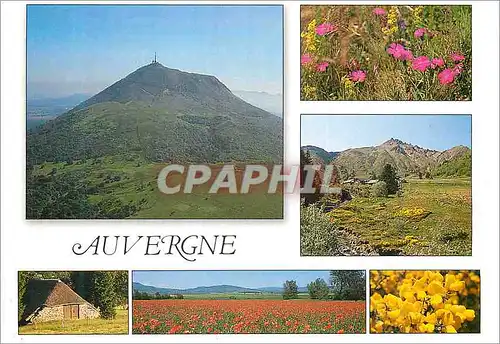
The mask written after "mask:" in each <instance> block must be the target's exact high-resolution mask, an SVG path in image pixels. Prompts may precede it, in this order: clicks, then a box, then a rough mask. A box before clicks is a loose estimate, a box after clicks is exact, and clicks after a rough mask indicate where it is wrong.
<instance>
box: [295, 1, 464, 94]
mask: <svg viewBox="0 0 500 344" xmlns="http://www.w3.org/2000/svg"><path fill="white" fill-rule="evenodd" d="M300 12H301V100H309V101H314V100H471V98H472V7H471V6H444V5H438V6H421V5H411V6H403V5H399V6H387V5H381V6H352V5H349V6H325V5H320V6H301V11H300Z"/></svg>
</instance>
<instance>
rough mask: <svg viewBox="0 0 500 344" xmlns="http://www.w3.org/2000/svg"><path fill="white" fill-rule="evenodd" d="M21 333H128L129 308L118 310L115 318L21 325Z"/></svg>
mask: <svg viewBox="0 0 500 344" xmlns="http://www.w3.org/2000/svg"><path fill="white" fill-rule="evenodd" d="M19 334H128V310H124V309H119V310H117V313H116V318H115V319H113V320H104V319H100V318H99V319H87V320H84V319H81V320H65V321H64V322H62V321H48V322H43V323H38V324H30V325H26V326H20V327H19Z"/></svg>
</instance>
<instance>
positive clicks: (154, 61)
mask: <svg viewBox="0 0 500 344" xmlns="http://www.w3.org/2000/svg"><path fill="white" fill-rule="evenodd" d="M151 63H158V62H157V61H156V51H155V58H154V60H153V61H151Z"/></svg>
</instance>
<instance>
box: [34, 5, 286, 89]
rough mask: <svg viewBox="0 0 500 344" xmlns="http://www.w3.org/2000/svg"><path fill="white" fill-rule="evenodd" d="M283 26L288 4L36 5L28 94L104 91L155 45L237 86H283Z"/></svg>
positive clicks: (186, 65)
mask: <svg viewBox="0 0 500 344" xmlns="http://www.w3.org/2000/svg"><path fill="white" fill-rule="evenodd" d="M282 27H283V20H282V7H281V6H221V5H219V6H217V5H214V6H200V5H198V6H194V5H192V6H172V5H165V6H161V5H155V6H117V5H115V6H113V5H105V6H102V5H100V6H91V5H85V6H82V5H80V6H75V5H55V6H54V5H30V6H28V9H27V64H28V96H30V97H32V96H36V95H43V96H61V95H68V94H71V93H88V92H90V93H95V92H98V91H100V90H102V89H103V88H104V87H106V86H109V85H110V84H112V83H113V82H115V81H117V80H119V79H121V78H123V77H125V76H126V75H128V74H129V73H131V72H133V71H134V70H135V69H137V68H139V67H141V66H142V65H145V64H148V63H149V62H151V60H152V59H153V56H154V52H155V51H156V52H157V54H158V61H159V62H160V63H162V64H163V65H165V66H167V67H171V68H176V69H181V70H185V71H190V72H197V73H203V74H211V75H215V76H217V77H218V78H219V79H220V80H221V81H222V82H224V83H225V84H226V85H227V86H228V87H229V88H230V89H232V90H251V91H265V92H269V93H281V92H282V69H283V66H282V58H283V57H282V55H283V46H282V39H283V38H282Z"/></svg>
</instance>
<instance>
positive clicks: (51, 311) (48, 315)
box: [31, 303, 99, 322]
mask: <svg viewBox="0 0 500 344" xmlns="http://www.w3.org/2000/svg"><path fill="white" fill-rule="evenodd" d="M98 317H99V311H98V310H97V309H95V308H94V307H92V306H91V305H90V304H88V303H85V304H81V305H80V307H79V319H94V318H98ZM63 319H64V307H63V306H57V307H45V308H43V309H42V310H41V311H40V312H38V314H37V315H36V316H35V317H34V318H33V319H32V320H31V321H32V322H45V321H54V320H63ZM75 320H76V319H75Z"/></svg>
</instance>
